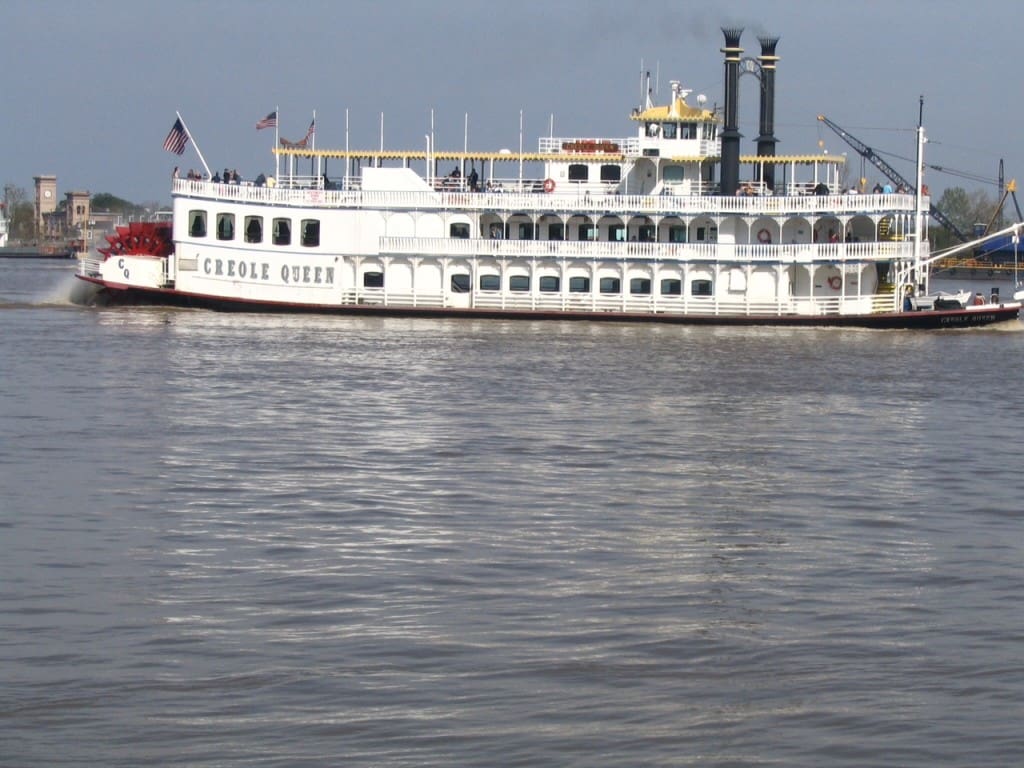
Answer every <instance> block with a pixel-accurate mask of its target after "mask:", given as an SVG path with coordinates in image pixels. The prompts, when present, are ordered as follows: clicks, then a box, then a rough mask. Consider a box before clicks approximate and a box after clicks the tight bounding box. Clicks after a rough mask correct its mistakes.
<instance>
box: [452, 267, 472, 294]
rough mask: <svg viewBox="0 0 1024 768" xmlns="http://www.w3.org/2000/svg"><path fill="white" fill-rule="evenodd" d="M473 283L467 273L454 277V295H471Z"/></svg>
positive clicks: (460, 273)
mask: <svg viewBox="0 0 1024 768" xmlns="http://www.w3.org/2000/svg"><path fill="white" fill-rule="evenodd" d="M472 287H473V282H472V280H471V279H470V277H469V274H468V273H466V272H459V273H458V274H454V275H452V293H469V292H470V290H471V289H472Z"/></svg>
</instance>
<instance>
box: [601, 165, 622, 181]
mask: <svg viewBox="0 0 1024 768" xmlns="http://www.w3.org/2000/svg"><path fill="white" fill-rule="evenodd" d="M621 178H622V168H620V167H619V166H617V165H602V166H601V181H618V180H619V179H621Z"/></svg>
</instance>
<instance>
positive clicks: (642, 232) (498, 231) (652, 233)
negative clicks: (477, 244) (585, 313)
mask: <svg viewBox="0 0 1024 768" xmlns="http://www.w3.org/2000/svg"><path fill="white" fill-rule="evenodd" d="M513 226H518V235H519V236H518V238H517V239H518V240H534V239H537V235H539V234H540V228H539V227H536V226H534V224H533V223H532V222H519V224H518V225H513V224H510V223H505V224H497V223H495V224H491V226H490V227H489V228H488V230H487V236H488V238H489V239H491V240H502V239H504V240H508V239H509V238H511V237H512V235H513V234H514V233H515V231H516V230H513ZM572 230H575V235H576V239H577V240H581V241H582V240H597V239H599V234H600V231H599V230H598V228H597V226H596V225H594V224H590V223H584V224H579V225H574V226H573V227H571V228H570V229H569V231H568V232H567V231H566V225H565V224H563V223H561V222H559V223H552V224H548V225H547V239H548V240H565V239H566V235H567V234H569V235H572V234H573V231H572ZM607 232H608V240H609V242H625V240H626V226H625V225H624V224H612V225H610V226H608V228H607ZM448 234H449V236H450V237H453V238H456V239H463V240H466V239H469V235H470V229H469V224H465V223H462V222H455V223H453V224H451V225H450V226H449V229H448ZM693 234H694V238H695V240H696V241H698V242H704V241H705V240H715V239H717V237H718V228H717V227H696V228H695V230H694V233H693ZM666 235H667V237H668V241H667V242H670V243H685V242H686V240H687V232H686V227H685V226H682V225H675V226H670V227H668V228H667V231H666ZM630 239H631V240H639V241H640V242H642V243H653V242H654V241H655V240H656V239H657V230H656V229H655V227H654V225H653V224H642V225H640V226H639V227H637V228H636V230H635V234H633V235H631V236H630Z"/></svg>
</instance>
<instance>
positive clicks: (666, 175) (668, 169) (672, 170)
mask: <svg viewBox="0 0 1024 768" xmlns="http://www.w3.org/2000/svg"><path fill="white" fill-rule="evenodd" d="M685 175H686V169H685V168H684V167H683V166H681V165H666V166H665V167H664V168H663V169H662V171H661V178H662V180H663V181H665V182H667V183H669V184H678V183H679V182H681V181H682V180H683V178H684V177H685Z"/></svg>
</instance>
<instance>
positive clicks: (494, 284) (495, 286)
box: [480, 275, 501, 291]
mask: <svg viewBox="0 0 1024 768" xmlns="http://www.w3.org/2000/svg"><path fill="white" fill-rule="evenodd" d="M480 290H481V291H500V290H501V277H500V276H499V275H480Z"/></svg>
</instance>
